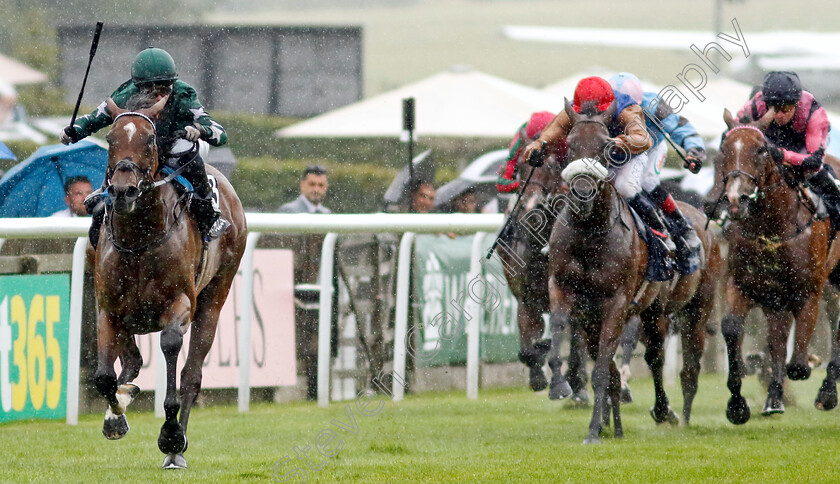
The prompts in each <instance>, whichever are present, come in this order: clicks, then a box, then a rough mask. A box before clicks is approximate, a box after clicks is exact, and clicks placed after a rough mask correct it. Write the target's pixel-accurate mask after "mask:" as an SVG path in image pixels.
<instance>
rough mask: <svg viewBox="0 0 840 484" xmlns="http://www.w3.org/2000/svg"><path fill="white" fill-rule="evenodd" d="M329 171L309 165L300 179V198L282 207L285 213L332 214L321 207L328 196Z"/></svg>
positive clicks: (281, 210)
mask: <svg viewBox="0 0 840 484" xmlns="http://www.w3.org/2000/svg"><path fill="white" fill-rule="evenodd" d="M327 188H329V184H328V183H327V169H326V168H324V167H323V166H321V165H309V166H307V167H306V169H305V170H303V178H301V179H300V196H299V197H297V198H296V199H295V200H294V201H291V202H289V203H286V204H284V205H283V206H281V207H280V212H283V213H332V211H331V210H330V209H328V208H327V207H325V206H323V205H321V202H322V201H323V200H324V197H325V196H326V195H327Z"/></svg>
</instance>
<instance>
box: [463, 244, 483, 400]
mask: <svg viewBox="0 0 840 484" xmlns="http://www.w3.org/2000/svg"><path fill="white" fill-rule="evenodd" d="M485 235H487V234H486V233H485V232H478V233H476V234H475V237H474V238H473V245H472V259H470V273H469V274H468V275H467V283H468V284H469V282H470V281H472V280H473V279H475V278H476V277H479V278H481V279H482V280H483V279H484V276H483V275H482V273H481V261H482V260H483V257H482V254H483V253H484V251H483V250H482V248H483V242H484V236H485ZM466 289H467V298H468V299H467V307H466V308H465V310H466V312H467V314H469V315H470V316H472V318H471V319H470V320H469V321H468V322H467V398H471V399H476V398H478V368H479V365H480V362H479V341H480V340H481V334H480V333H481V321H482V320H483V318H484V306H482V305H481V304H479V303H478V302H476V301H475V299H474V298H472V297H469V287H467V288H466ZM485 290H486V288H485ZM486 298H487V294H486V293H485V294H484V299H486Z"/></svg>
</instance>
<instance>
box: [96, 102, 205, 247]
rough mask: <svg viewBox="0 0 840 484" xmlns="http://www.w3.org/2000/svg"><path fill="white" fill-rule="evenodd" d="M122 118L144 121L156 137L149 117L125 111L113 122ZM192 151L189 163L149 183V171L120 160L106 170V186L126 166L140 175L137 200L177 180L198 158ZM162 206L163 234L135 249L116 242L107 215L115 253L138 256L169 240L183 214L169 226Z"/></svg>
mask: <svg viewBox="0 0 840 484" xmlns="http://www.w3.org/2000/svg"><path fill="white" fill-rule="evenodd" d="M123 116H138V117H140V118H142V119H144V120H146V121H147V122H148V123H149V124H150V125H151V126H152V130H153V131H154V132H155V136H156V135H157V134H156V133H157V126H156V125H155V122H154V121H153V120H152V119H151V118H150V117H148V116H146V115H145V114H143V113H139V112H137V111H126V112H124V113H120V114H118V115H117V116H116V117H115V118H114V122H116V121H117V120H118V119H120V118H121V117H123ZM155 142H156V141H155ZM192 151H193V153H194V154H193V157H192V158H191V159H190V161H188V162H186V163H184V164H183V165H181V166H180V167H178V169H176V170H173V171H172V173H170V174H169V175H167V176H166V177H164V178H163V179H161V180H158V181H149V180H148V179H149V178H151V177H152V175H151V174H150V173H149V170H142V169H140V167H139V166H138V165H137V163H135V162H133V161H131V160H128V159H124V160H120V161H118V162H117V164H116V165H114V168H113V169H109V170H108V174H107V177H106V184H107V185H108V186H110V184H111V176H112V175H113V174H114V172H116V171H117V170H118V169H119V168H120V167H121V166H126V165H127V166H128V168H129V169H131V170H132V171H134V172H139V173H140V174H141V175H142V176H141V182H140V184H139V185H138V186H137V189H138V190H139V192H140V193H139V194H138V195H137V198H140V197H141V196H142V195H143V193H145V192H147V191H151V190H154V189H155V188H158V187H160V186H163V185H165V184H167V183H169V182H171V181H172V180H174V179H175V178H177V177H178V176H179V175H180V174H181V173H182V172H183V171H184V169H185V168H186V167H188V166H189V165H190V164H192V163H193V162H194V161H195V160H196V159H197V158H198V153H199V152H198V149H196V148H195V146H194V147H193V150H192ZM183 198H184V197H181V198H179V199H178V202H180V201H181V200H182V199H183ZM178 202H176V204H175V206H176V207H177V206H178ZM163 206H164V213H166V220H165V221H164V227H167V228H166V229H164V232H163V234H161V236H159V237H158V238H156V239H154V240H152V241H150V242H148V243H147V244H145V245H143V246H142V247H137V248H131V247H125V246H123V245H120V244H119V243H118V242H117V241H116V238H115V237H114V229H113V217H112V216H110V215H109V216H108V217H107V218H106V228H107V232H108V239H109V240H110V241H111V243H112V244H113V245H114V248H115V249H116V250H117V252H120V253H127V254H132V255H139V254H142V253H143V252H145V251H147V250H149V249H153V248H155V247H158V246H160V245H163V243H164V242H166V241H167V240H169V238H170V237H171V236H172V234H173V233H174V231H173V230H172V229H173V228H174V227H175V226H177V225H178V224H179V222H180V220H181V214H183V213H184V212H183V211H181V214H179V215H178V216H176V217H175V222H174V223H172V224H171V225H170V224H169V220H170V214H169V210H168V209H166V202H165V201H164V202H163ZM172 210H173V211H174V210H175V207H173V208H172Z"/></svg>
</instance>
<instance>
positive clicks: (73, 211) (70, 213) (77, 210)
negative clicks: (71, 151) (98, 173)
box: [50, 175, 93, 217]
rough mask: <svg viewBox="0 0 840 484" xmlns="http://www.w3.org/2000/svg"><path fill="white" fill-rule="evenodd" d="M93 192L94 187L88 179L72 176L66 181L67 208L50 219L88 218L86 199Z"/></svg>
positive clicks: (65, 201) (81, 176) (65, 196)
mask: <svg viewBox="0 0 840 484" xmlns="http://www.w3.org/2000/svg"><path fill="white" fill-rule="evenodd" d="M91 192H93V186H92V185H91V183H90V180H89V179H88V177H86V176H83V175H79V176H71V177H69V178H67V179H66V180H64V203H66V204H67V208H65V209H64V210H59V211H58V212H55V213H54V214H52V215H50V217H87V216H88V213H87V210H86V209H85V197H87V196H88V195H90V194H91Z"/></svg>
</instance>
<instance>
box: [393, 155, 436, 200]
mask: <svg viewBox="0 0 840 484" xmlns="http://www.w3.org/2000/svg"><path fill="white" fill-rule="evenodd" d="M431 154H432V150H426V151H424V152H422V153H420V154H419V155H417V156H415V157H414V160H412V162H411V163H412V165H414V178H416V179H419V180H423V181H427V182H429V183H434V181H435V165H434V163H433V162H432V156H431ZM408 175H409V173H408V165H406V166H404V167H403V169H402V170H400V172H399V173H397V176H396V177H394V181H393V182H391V186H389V187H388V191H386V192H385V205H386V206H388V205H394V204H400V203H403V202H404V201H405V195H406V192H408V183H409V182H408Z"/></svg>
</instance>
